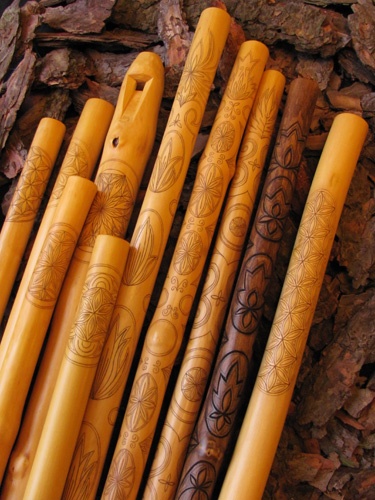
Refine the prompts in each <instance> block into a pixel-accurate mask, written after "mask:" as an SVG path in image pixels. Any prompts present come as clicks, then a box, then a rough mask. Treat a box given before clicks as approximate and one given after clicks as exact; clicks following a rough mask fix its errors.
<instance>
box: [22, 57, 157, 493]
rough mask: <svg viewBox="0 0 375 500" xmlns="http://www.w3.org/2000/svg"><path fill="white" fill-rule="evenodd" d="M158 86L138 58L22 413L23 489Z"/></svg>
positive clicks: (118, 221)
mask: <svg viewBox="0 0 375 500" xmlns="http://www.w3.org/2000/svg"><path fill="white" fill-rule="evenodd" d="M163 82H164V68H163V65H162V63H161V60H160V58H159V56H157V55H156V54H153V53H141V54H139V55H138V56H137V58H136V59H135V61H134V62H133V63H132V65H131V67H130V68H129V70H128V72H127V74H126V75H125V78H124V81H123V84H122V87H121V90H120V95H119V99H118V103H117V105H116V108H115V113H114V115H113V118H112V121H111V124H110V127H109V130H108V133H107V135H106V138H105V142H104V147H103V153H102V156H101V160H100V165H99V169H98V172H97V175H96V178H95V184H96V185H97V188H98V193H97V195H96V196H95V199H94V202H93V204H92V207H91V208H90V211H89V214H88V216H87V218H86V221H85V224H84V228H83V229H82V234H81V236H80V239H79V241H78V244H77V247H76V249H75V252H74V254H73V258H72V261H71V263H70V266H69V269H68V273H67V276H66V278H65V281H64V285H63V287H62V290H61V293H60V295H59V300H58V302H57V305H56V309H55V311H54V316H53V319H52V324H51V327H50V331H49V336H48V342H47V343H46V347H45V351H44V354H43V358H42V360H41V364H40V366H39V369H38V374H37V377H36V379H35V382H34V385H33V390H32V393H31V397H30V400H29V403H28V406H27V410H26V415H25V422H26V425H27V427H26V428H25V429H26V430H25V441H26V443H24V444H23V449H25V453H27V471H25V470H24V468H25V462H24V459H23V457H24V454H23V452H21V454H20V460H19V462H20V467H21V468H22V475H23V480H22V484H23V487H25V486H26V480H27V474H28V473H29V471H30V466H31V462H32V459H33V457H34V454H35V451H36V447H37V443H38V441H39V437H40V434H41V432H42V428H43V423H44V419H45V416H46V413H47V411H48V406H49V403H50V400H51V396H52V392H53V388H54V385H55V383H56V379H57V375H58V370H59V367H60V364H61V360H62V358H63V355H64V352H65V346H66V343H67V339H68V336H69V332H70V328H71V325H72V323H73V321H74V315H75V310H76V307H77V304H78V303H79V297H80V294H81V292H82V287H83V283H84V279H85V273H86V272H87V268H88V264H89V260H90V256H91V252H92V248H93V245H94V242H95V236H96V235H99V234H107V233H112V234H114V235H116V236H118V237H123V236H124V233H125V231H126V228H127V225H128V222H129V219H130V215H131V210H132V207H133V204H134V202H135V196H136V192H137V190H138V187H139V183H140V181H141V177H142V173H143V170H144V168H145V165H146V162H147V160H148V157H149V155H150V153H151V149H152V146H153V142H154V137H155V133H156V124H157V118H158V113H159V106H160V100H161V95H162V91H163ZM30 431H32V432H30Z"/></svg>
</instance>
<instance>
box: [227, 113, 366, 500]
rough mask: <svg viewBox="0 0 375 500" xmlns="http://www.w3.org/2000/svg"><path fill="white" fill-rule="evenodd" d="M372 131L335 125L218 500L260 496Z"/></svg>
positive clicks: (345, 116) (349, 118) (351, 120)
mask: <svg viewBox="0 0 375 500" xmlns="http://www.w3.org/2000/svg"><path fill="white" fill-rule="evenodd" d="M367 131H368V125H367V122H366V121H365V120H363V119H362V118H361V117H360V116H357V115H354V114H350V113H342V114H340V115H337V116H336V117H335V119H334V121H333V124H332V127H331V129H330V132H329V134H328V137H327V140H326V143H325V145H324V148H323V151H322V155H321V157H320V160H319V163H318V166H317V169H316V171H315V175H314V178H313V182H312V184H311V188H310V191H309V194H308V197H307V200H306V205H305V208H304V211H303V214H302V219H301V222H300V226H299V229H298V232H297V237H296V241H295V244H294V248H293V251H292V255H291V258H290V261H289V266H288V270H287V274H286V277H285V280H284V284H283V288H282V291H281V295H280V298H279V302H278V305H277V309H276V313H275V316H274V320H273V323H272V327H271V331H270V335H269V338H268V342H267V345H266V349H265V352H264V355H263V359H262V362H261V366H260V368H259V372H258V375H257V379H256V382H255V387H254V390H253V392H252V395H251V398H250V402H249V405H248V408H247V411H246V414H245V417H244V420H243V423H242V426H241V430H240V434H239V436H238V440H237V443H236V447H235V450H234V453H233V457H232V459H231V462H230V465H229V468H228V471H227V474H226V476H225V479H224V483H223V486H222V489H221V492H220V497H219V498H220V500H227V499H231V498H236V499H238V500H242V499H243V500H245V499H248V498H251V499H254V500H256V499H260V498H262V495H263V492H264V489H265V486H266V483H267V479H268V475H269V472H270V470H271V466H272V462H273V459H274V456H275V453H276V449H277V446H278V442H279V439H280V436H281V432H282V429H283V426H284V423H285V419H286V416H287V412H288V408H289V404H290V401H291V398H292V395H293V389H294V386H295V382H296V379H297V375H298V371H299V368H300V365H301V361H302V356H303V352H304V349H305V345H306V340H307V337H308V334H309V330H310V327H311V323H312V320H313V316H314V312H315V308H316V304H317V301H318V298H319V293H320V289H321V286H322V281H323V278H324V274H325V271H326V267H327V263H328V259H329V256H330V252H331V249H332V244H333V240H334V237H335V234H336V230H337V226H338V223H339V219H340V216H341V212H342V209H343V205H344V202H345V198H346V195H347V192H348V189H349V185H350V182H351V179H352V176H353V173H354V170H355V167H356V164H357V161H358V158H359V155H360V152H361V149H362V146H363V143H364V141H365V138H366V135H367ZM253 457H254V459H253V460H254V463H252V458H253Z"/></svg>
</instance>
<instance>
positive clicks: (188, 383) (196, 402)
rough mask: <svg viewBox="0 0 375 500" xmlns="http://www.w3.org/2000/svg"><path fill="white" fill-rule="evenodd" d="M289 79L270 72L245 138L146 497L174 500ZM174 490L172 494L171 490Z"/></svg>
mask: <svg viewBox="0 0 375 500" xmlns="http://www.w3.org/2000/svg"><path fill="white" fill-rule="evenodd" d="M284 85H285V78H284V76H283V75H282V74H281V73H280V72H279V71H275V70H267V71H265V72H264V74H263V76H262V79H261V82H260V85H259V88H258V91H257V96H256V99H255V102H254V105H253V108H252V111H251V114H250V117H249V120H248V123H247V126H246V129H245V132H244V136H243V139H242V143H241V149H240V152H239V155H238V160H237V165H236V172H235V175H234V177H233V179H232V182H231V186H230V189H229V192H228V196H227V200H226V203H225V208H224V211H223V214H222V216H221V223H220V227H219V230H218V234H217V237H216V240H215V245H214V248H213V251H212V257H211V261H210V265H209V269H208V272H207V276H206V279H205V283H204V287H203V290H202V294H201V297H200V300H199V303H198V308H197V311H198V312H197V314H196V316H195V319H194V324H193V327H192V329H191V332H190V335H189V341H188V343H187V346H186V349H185V352H184V356H183V360H182V363H181V367H180V369H179V373H178V378H177V381H176V383H175V386H174V390H173V394H172V397H171V401H170V404H169V409H168V413H167V416H166V418H165V422H164V425H163V428H162V431H161V435H160V437H159V444H158V447H157V452H156V455H155V457H154V460H153V463H152V467H151V470H150V473H149V477H148V480H147V484H146V490H145V497H148V496H152V498H154V499H156V498H161V499H166V498H174V494H175V492H176V489H177V485H178V481H179V477H180V474H181V469H182V466H183V457H184V456H185V454H186V451H187V446H188V444H189V441H190V436H191V433H192V431H193V428H194V425H195V422H196V419H197V417H198V412H199V408H200V406H201V404H202V398H203V395H204V394H205V391H206V386H207V385H208V382H209V377H210V373H211V366H212V363H213V360H214V357H215V354H216V348H217V343H218V341H219V337H220V332H221V327H222V323H223V321H224V317H225V312H226V309H227V305H228V301H229V298H230V296H231V292H232V286H233V283H234V279H235V275H236V272H237V268H238V266H239V263H240V258H241V254H242V250H243V245H244V242H245V238H246V235H247V232H248V226H249V223H250V219H251V215H252V211H253V207H254V203H255V199H256V195H257V190H258V187H259V183H260V179H261V175H262V170H263V167H264V164H265V160H266V155H267V151H268V147H269V144H270V141H271V137H272V133H273V129H274V125H275V122H276V117H277V114H278V111H279V106H280V101H281V97H282V95H283V91H284ZM166 485H167V486H168V488H167V487H166Z"/></svg>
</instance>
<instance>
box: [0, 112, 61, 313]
mask: <svg viewBox="0 0 375 500" xmlns="http://www.w3.org/2000/svg"><path fill="white" fill-rule="evenodd" d="M64 134H65V125H64V124H63V123H62V122H60V121H59V120H55V119H54V118H42V119H41V120H40V122H39V125H38V127H37V129H36V131H35V135H34V137H33V140H32V143H31V145H30V148H29V151H28V154H27V158H26V161H25V163H24V165H23V168H22V172H21V175H20V177H19V179H18V182H17V186H16V191H15V193H14V195H13V198H12V201H11V204H10V206H9V209H8V212H7V214H6V217H5V220H4V223H3V226H2V228H1V233H0V283H1V291H0V322H1V320H2V319H3V316H4V312H5V308H6V306H7V304H8V301H9V298H10V294H11V292H12V288H13V285H14V282H15V279H16V276H17V272H18V270H19V267H20V264H21V260H22V257H23V254H24V252H25V249H26V246H27V242H28V241H29V237H30V234H31V230H32V228H33V226H34V222H35V218H36V216H37V214H38V210H39V207H40V204H41V201H42V198H43V195H44V192H45V190H46V187H47V183H48V180H49V178H50V175H51V172H52V169H53V166H54V164H55V161H56V158H57V155H58V152H59V150H60V147H61V144H62V141H63V138H64Z"/></svg>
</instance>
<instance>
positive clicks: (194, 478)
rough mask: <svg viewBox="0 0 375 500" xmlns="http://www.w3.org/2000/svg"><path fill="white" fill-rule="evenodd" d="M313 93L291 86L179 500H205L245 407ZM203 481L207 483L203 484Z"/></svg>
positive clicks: (307, 85)
mask: <svg viewBox="0 0 375 500" xmlns="http://www.w3.org/2000/svg"><path fill="white" fill-rule="evenodd" d="M317 90H318V86H317V84H316V82H314V81H313V80H308V79H303V78H297V79H295V80H294V81H292V83H291V84H290V87H289V92H288V96H287V101H286V103H285V108H284V112H283V116H282V119H281V123H280V126H279V130H278V134H277V138H276V143H275V147H274V150H273V153H272V158H271V161H270V165H269V167H268V171H267V175H266V179H265V183H264V186H263V189H262V193H261V196H260V201H259V205H258V208H257V212H256V214H255V219H254V223H253V226H252V228H251V232H250V236H249V240H248V243H247V248H246V251H245V254H244V256H243V260H242V264H241V267H240V271H239V275H238V278H237V281H236V285H235V288H234V292H233V296H232V299H231V304H230V307H229V312H228V316H227V319H226V322H225V327H224V331H223V338H222V341H221V345H220V348H219V352H218V355H217V358H216V361H215V367H214V370H213V374H212V378H211V381H210V384H209V387H208V391H207V394H206V396H205V401H204V404H203V406H202V408H201V410H200V414H199V418H198V421H197V424H196V427H195V429H194V432H193V435H192V438H191V441H190V445H189V452H188V454H187V457H186V460H185V463H184V467H183V470H182V474H181V478H180V483H179V486H178V489H177V498H184V499H185V498H191V496H192V495H193V494H194V492H196V490H197V489H199V490H200V491H204V492H205V494H206V495H207V496H208V497H210V496H211V495H212V493H213V490H214V487H215V485H216V482H217V480H218V477H219V473H220V469H221V466H222V465H223V461H224V458H225V454H226V453H227V452H228V448H229V444H230V439H231V437H232V435H233V432H234V429H235V427H234V425H235V422H236V416H237V413H238V410H239V408H240V405H241V404H243V391H244V387H245V384H246V381H247V376H248V371H249V366H250V358H251V354H252V346H253V343H254V339H255V335H256V332H257V328H258V326H259V322H260V318H261V314H262V311H263V304H264V294H265V292H266V290H267V285H268V283H269V280H270V278H271V275H272V271H273V269H274V263H275V260H276V257H277V252H278V249H279V246H280V241H281V238H282V235H283V229H284V224H285V221H286V218H287V216H288V214H289V210H290V206H291V202H292V198H293V192H294V187H295V184H296V177H297V172H298V167H299V164H300V161H301V158H302V152H303V149H304V146H305V142H306V139H307V136H308V132H309V128H310V123H311V119H312V116H313V111H314V108H315V103H316V99H317ZM202 478H205V480H204V481H203V482H202Z"/></svg>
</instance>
